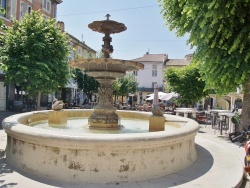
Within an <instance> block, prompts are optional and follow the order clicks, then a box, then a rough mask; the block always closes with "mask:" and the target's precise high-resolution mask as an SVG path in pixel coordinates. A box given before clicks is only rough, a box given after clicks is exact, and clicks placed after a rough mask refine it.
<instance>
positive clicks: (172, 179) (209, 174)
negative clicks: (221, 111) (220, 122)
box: [0, 111, 250, 188]
mask: <svg viewBox="0 0 250 188" xmlns="http://www.w3.org/2000/svg"><path fill="white" fill-rule="evenodd" d="M14 113H15V112H1V111H0V122H2V120H3V119H4V118H5V117H7V116H9V115H12V114H14ZM200 127H201V128H200V131H199V133H198V134H197V136H196V138H195V140H196V141H195V143H196V149H197V152H198V158H197V160H196V161H195V162H194V163H193V164H192V165H191V166H190V167H188V168H186V169H184V170H182V171H180V172H178V173H174V174H170V175H167V176H164V177H161V178H156V179H151V180H145V181H138V182H125V183H110V184H75V183H69V182H59V181H53V180H49V179H45V178H40V177H37V176H35V173H34V174H28V173H25V172H22V171H20V170H18V169H15V168H14V167H12V166H11V165H10V164H8V163H7V162H6V160H5V156H4V148H5V145H6V141H7V138H6V133H5V132H4V130H1V128H0V188H5V187H20V188H23V187H27V186H29V187H32V188H33V187H35V188H39V187H41V188H47V187H65V188H78V187H84V188H85V187H86V188H167V187H176V188H195V187H197V188H211V187H213V188H217V187H218V188H224V187H225V188H232V187H240V188H245V187H246V188H250V184H249V181H248V175H247V174H244V171H243V160H244V148H243V147H239V143H231V142H230V141H229V140H228V138H227V137H226V135H224V136H219V131H214V130H213V129H211V126H210V125H208V126H205V125H200ZM31 157H32V156H31ZM243 177H245V179H246V180H247V181H243V183H242V180H243Z"/></svg>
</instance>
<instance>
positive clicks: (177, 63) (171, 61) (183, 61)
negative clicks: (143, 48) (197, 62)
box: [164, 59, 190, 66]
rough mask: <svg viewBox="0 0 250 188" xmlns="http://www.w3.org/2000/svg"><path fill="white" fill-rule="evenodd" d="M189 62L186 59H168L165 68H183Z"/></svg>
mask: <svg viewBox="0 0 250 188" xmlns="http://www.w3.org/2000/svg"><path fill="white" fill-rule="evenodd" d="M189 63H190V60H187V59H168V60H167V61H166V62H165V64H164V65H165V66H185V65H189Z"/></svg>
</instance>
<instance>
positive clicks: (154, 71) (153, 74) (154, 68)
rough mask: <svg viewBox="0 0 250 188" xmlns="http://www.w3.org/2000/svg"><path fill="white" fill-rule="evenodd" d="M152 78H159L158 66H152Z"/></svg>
mask: <svg viewBox="0 0 250 188" xmlns="http://www.w3.org/2000/svg"><path fill="white" fill-rule="evenodd" d="M152 77H157V65H152Z"/></svg>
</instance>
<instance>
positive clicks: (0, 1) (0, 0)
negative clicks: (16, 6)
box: [0, 0, 11, 19]
mask: <svg viewBox="0 0 250 188" xmlns="http://www.w3.org/2000/svg"><path fill="white" fill-rule="evenodd" d="M0 6H1V7H2V8H3V9H4V10H5V13H4V14H1V16H2V17H5V18H8V19H10V17H11V1H10V0H0Z"/></svg>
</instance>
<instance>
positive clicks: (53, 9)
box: [0, 0, 96, 111]
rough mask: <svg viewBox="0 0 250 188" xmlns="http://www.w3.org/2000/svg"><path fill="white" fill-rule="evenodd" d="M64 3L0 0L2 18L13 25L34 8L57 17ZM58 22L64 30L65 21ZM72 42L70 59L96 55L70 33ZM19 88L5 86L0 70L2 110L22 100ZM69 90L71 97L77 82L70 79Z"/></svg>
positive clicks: (47, 100) (59, 0)
mask: <svg viewBox="0 0 250 188" xmlns="http://www.w3.org/2000/svg"><path fill="white" fill-rule="evenodd" d="M61 3H62V0H0V6H1V7H2V8H4V9H5V14H4V15H0V19H1V20H3V21H4V24H5V25H6V26H11V25H12V20H13V19H16V20H19V21H21V20H22V18H23V17H24V15H25V14H28V13H30V12H31V11H32V10H40V11H41V13H42V14H43V15H44V17H45V18H55V19H56V15H57V6H58V5H59V4H61ZM58 24H59V25H60V26H61V27H62V29H63V30H64V23H63V22H58ZM69 37H70V39H71V42H70V44H69V45H71V46H72V52H71V53H70V55H69V59H73V58H87V57H89V56H92V57H95V56H96V51H95V50H93V49H91V48H90V47H89V46H87V45H86V44H85V43H84V42H83V41H80V40H78V39H77V38H75V37H74V36H72V35H71V34H69ZM18 90H19V88H17V87H16V86H15V85H14V84H12V85H8V86H7V87H5V86H4V72H3V71H2V70H0V111H1V110H6V109H9V107H10V106H11V105H12V104H13V103H14V101H16V100H22V94H24V92H22V91H21V98H17V97H16V93H17V92H18ZM67 90H70V94H69V95H70V96H68V97H69V98H72V96H75V94H76V84H75V83H74V82H73V81H70V83H69V85H68V86H67ZM52 98H53V97H51V96H49V97H48V96H43V95H42V98H41V103H44V104H46V103H47V102H50V101H51V100H52Z"/></svg>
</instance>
